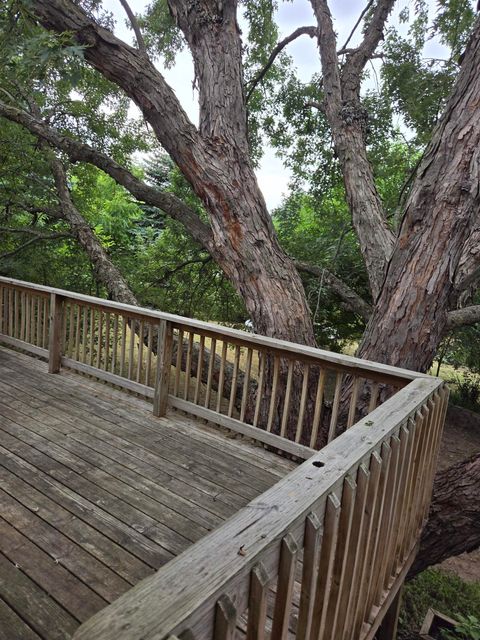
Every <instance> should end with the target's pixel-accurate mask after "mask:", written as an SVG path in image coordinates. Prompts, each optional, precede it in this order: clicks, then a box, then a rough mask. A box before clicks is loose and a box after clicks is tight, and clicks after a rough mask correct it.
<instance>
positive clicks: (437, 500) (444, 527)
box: [409, 453, 480, 577]
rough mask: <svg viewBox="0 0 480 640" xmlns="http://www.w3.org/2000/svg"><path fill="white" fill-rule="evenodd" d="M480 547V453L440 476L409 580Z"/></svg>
mask: <svg viewBox="0 0 480 640" xmlns="http://www.w3.org/2000/svg"><path fill="white" fill-rule="evenodd" d="M479 545H480V454H478V453H477V454H475V455H474V456H472V457H471V458H469V459H467V460H462V461H461V462H459V463H457V464H455V465H453V466H452V467H449V468H448V469H445V470H444V471H439V472H438V473H437V475H436V477H435V483H434V488H433V499H432V505H431V507H430V513H429V517H428V522H427V524H426V526H425V529H424V530H423V534H422V539H421V542H420V551H419V553H418V555H417V557H416V558H415V562H414V563H413V566H412V568H411V570H410V574H409V577H413V576H415V575H416V574H417V573H420V571H423V570H424V569H426V568H427V567H429V566H431V565H433V564H438V563H439V562H442V561H443V560H446V559H447V558H449V557H451V556H456V555H460V554H461V553H464V552H466V551H473V550H474V549H477V548H478V546H479Z"/></svg>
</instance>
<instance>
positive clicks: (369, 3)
mask: <svg viewBox="0 0 480 640" xmlns="http://www.w3.org/2000/svg"><path fill="white" fill-rule="evenodd" d="M374 2H375V0H369V2H367V4H366V5H365V8H364V9H363V11H362V13H361V14H360V15H359V16H358V20H357V21H356V23H355V24H354V25H353V28H352V30H351V31H350V34H349V36H348V38H347V39H346V40H345V44H344V45H343V47H342V48H341V49H340V51H339V52H338V55H343V54H344V53H350V51H349V50H347V47H348V45H349V44H350V40H351V39H352V38H353V36H354V34H355V31H356V30H357V29H358V26H359V25H360V23H361V22H362V20H363V18H364V16H365V14H366V13H367V11H370V7H371V6H372V5H373V3H374Z"/></svg>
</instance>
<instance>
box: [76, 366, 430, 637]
mask: <svg viewBox="0 0 480 640" xmlns="http://www.w3.org/2000/svg"><path fill="white" fill-rule="evenodd" d="M442 385H443V382H442V381H441V380H439V379H438V378H429V379H427V378H419V379H416V380H413V381H412V382H411V383H410V384H408V385H407V386H406V387H404V388H403V389H401V390H400V391H399V392H398V393H397V394H395V395H394V396H393V397H392V398H390V399H389V400H387V401H386V402H385V403H384V404H382V405H381V406H379V407H378V408H377V409H375V410H374V411H373V412H372V413H370V414H369V415H368V416H366V417H365V418H364V419H362V420H360V421H359V422H358V423H357V424H356V425H355V426H353V427H352V428H351V429H350V430H348V431H346V432H345V433H344V434H342V436H341V437H340V438H337V439H336V440H333V441H332V442H331V443H330V444H329V445H327V446H326V447H325V448H324V449H322V450H321V451H320V452H318V453H316V454H315V455H314V456H313V457H312V458H310V459H309V460H308V461H306V462H304V463H303V464H302V465H300V466H299V467H297V468H296V469H295V470H294V471H292V472H291V473H290V474H288V476H286V477H285V478H283V479H282V480H280V481H279V482H278V483H277V484H275V485H274V486H273V487H272V488H271V489H269V490H268V491H266V492H265V493H263V494H262V495H260V496H259V497H258V498H256V499H255V500H253V501H252V502H251V503H250V504H248V505H247V506H246V507H245V508H244V509H242V510H241V511H239V512H238V513H237V514H236V515H235V516H233V517H232V518H231V519H230V520H228V521H227V522H226V523H225V524H224V525H222V526H221V527H220V528H218V529H216V530H215V531H213V532H212V533H210V534H209V535H208V536H206V537H205V538H203V539H202V540H200V541H199V542H197V543H196V544H195V545H194V546H193V547H191V548H190V549H188V550H187V552H185V553H183V554H181V555H180V556H178V557H177V558H175V559H174V560H171V561H170V562H169V563H168V564H167V565H165V566H164V567H163V568H162V569H160V570H159V571H158V572H157V573H155V574H154V575H152V576H150V577H148V578H146V579H144V580H143V581H142V582H141V583H139V584H138V585H137V586H136V587H134V588H133V589H131V590H129V591H128V592H127V593H126V594H124V595H123V596H121V597H120V598H119V599H118V600H116V601H115V602H114V603H112V604H111V605H109V606H108V607H107V608H105V609H103V610H102V611H100V612H99V613H98V614H96V615H95V616H94V617H93V618H91V619H90V620H88V621H87V622H86V623H85V624H84V625H82V627H80V629H79V630H78V631H77V633H76V634H75V635H74V639H75V640H87V639H88V640H95V639H97V638H98V639H100V638H101V639H102V640H135V639H139V638H142V639H143V640H149V639H152V640H153V638H155V639H156V640H162V639H163V638H166V637H167V636H170V635H171V634H178V633H181V632H182V631H184V630H185V629H184V627H185V625H186V624H188V621H189V619H191V616H193V615H195V620H196V621H199V622H198V624H201V625H202V629H201V631H202V632H203V633H201V634H200V635H201V636H205V637H208V635H210V637H211V631H212V630H211V628H209V627H211V625H212V620H211V607H212V603H215V602H216V599H217V598H218V597H219V595H220V594H221V593H222V589H223V590H225V588H226V585H227V589H228V585H230V586H231V585H232V584H234V583H235V584H237V582H236V581H237V579H238V580H240V579H241V578H242V577H244V576H245V575H247V574H248V572H249V571H250V570H251V569H252V567H253V566H255V564H256V563H257V562H258V558H261V561H262V564H264V566H265V567H266V568H267V569H268V568H269V566H268V564H269V563H270V564H273V562H274V553H273V551H272V549H273V547H272V544H273V543H275V542H278V541H279V540H280V539H281V538H282V537H283V536H284V535H285V534H286V532H287V531H288V532H290V533H291V534H292V535H294V536H300V535H301V529H302V526H303V522H304V520H305V517H306V516H307V515H308V514H309V513H310V512H312V511H313V512H315V511H320V510H321V507H322V506H323V505H324V503H325V501H326V499H327V496H328V495H329V494H330V493H331V492H332V491H336V490H338V489H339V487H340V485H341V483H343V480H344V478H345V477H346V476H348V475H349V474H352V473H353V472H354V471H355V470H356V469H357V467H358V465H359V464H361V463H362V461H364V460H366V459H367V458H368V456H370V455H371V454H372V453H373V451H380V447H381V445H382V443H383V442H384V441H385V440H386V439H387V438H389V437H390V436H391V435H392V434H394V433H395V432H396V431H397V429H398V428H399V427H400V426H401V425H403V424H405V423H406V421H407V420H408V419H409V418H410V417H412V416H414V415H415V413H416V411H418V410H419V409H420V407H421V406H422V405H424V403H425V402H426V401H427V400H428V398H430V397H431V396H432V395H433V394H434V393H435V392H436V391H437V390H438V389H440V388H441V386H442ZM219 550H221V553H220V552H219ZM269 554H270V555H269ZM236 594H237V598H238V600H237V602H236V606H237V610H240V611H241V610H242V606H246V601H245V597H244V596H245V594H243V595H242V591H241V590H240V591H238V590H237V592H236ZM242 599H243V600H242ZM195 631H199V629H196V630H195Z"/></svg>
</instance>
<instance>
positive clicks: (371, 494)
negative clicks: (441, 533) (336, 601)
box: [343, 451, 382, 640]
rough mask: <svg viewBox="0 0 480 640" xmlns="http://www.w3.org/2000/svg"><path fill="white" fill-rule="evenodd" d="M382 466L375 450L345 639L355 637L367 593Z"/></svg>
mask: <svg viewBox="0 0 480 640" xmlns="http://www.w3.org/2000/svg"><path fill="white" fill-rule="evenodd" d="M381 468H382V460H381V458H380V456H379V455H378V454H377V452H376V451H374V452H373V453H372V455H371V457H370V466H369V471H368V474H369V477H368V488H367V495H366V499H365V508H364V514H363V519H362V522H361V525H360V528H359V531H358V534H357V536H358V543H357V552H356V554H355V566H354V568H353V574H352V578H351V588H350V589H349V594H348V604H347V606H346V607H345V624H344V634H343V640H351V638H353V637H354V636H353V635H352V633H353V627H354V624H355V614H356V611H357V609H360V608H361V606H362V599H363V598H364V595H365V590H364V589H362V584H363V583H364V581H365V571H366V570H367V568H368V564H367V559H368V558H369V549H370V547H371V541H372V531H373V522H374V513H375V504H376V500H377V495H378V486H379V482H380V471H381ZM359 484H360V483H359Z"/></svg>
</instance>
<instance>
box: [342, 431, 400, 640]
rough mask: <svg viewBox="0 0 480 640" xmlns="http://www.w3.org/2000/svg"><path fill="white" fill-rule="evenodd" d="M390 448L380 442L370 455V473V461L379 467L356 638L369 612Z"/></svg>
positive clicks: (363, 572)
mask: <svg viewBox="0 0 480 640" xmlns="http://www.w3.org/2000/svg"><path fill="white" fill-rule="evenodd" d="M391 454H392V450H391V448H390V445H389V444H388V443H387V442H384V443H383V444H382V450H381V457H379V456H378V454H377V453H376V452H374V453H373V455H372V460H371V461H370V473H372V466H371V465H372V462H373V461H375V464H376V465H377V464H378V466H379V467H380V477H379V480H378V487H377V488H376V492H375V495H374V500H373V501H372V502H371V503H370V504H371V505H372V511H373V513H372V515H371V520H370V526H369V531H368V537H367V545H366V551H365V554H364V561H363V566H362V575H361V578H360V590H359V593H360V596H361V597H360V598H359V600H358V602H357V607H356V611H355V622H354V631H353V635H352V638H357V637H358V636H359V635H360V631H361V629H362V625H363V622H364V620H365V618H366V616H367V615H368V613H369V610H368V606H369V605H368V603H369V591H370V586H371V583H372V582H373V580H374V573H373V564H374V561H375V558H376V553H377V547H378V543H379V539H380V537H381V536H382V535H383V533H384V532H383V531H382V529H381V525H382V517H383V511H384V505H385V497H386V490H387V484H388V476H389V472H390V460H391Z"/></svg>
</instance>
